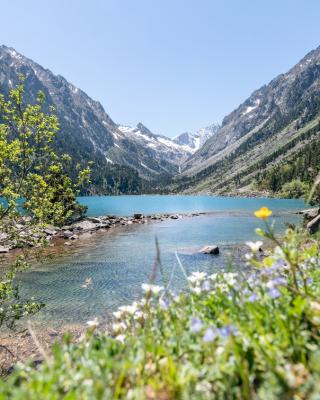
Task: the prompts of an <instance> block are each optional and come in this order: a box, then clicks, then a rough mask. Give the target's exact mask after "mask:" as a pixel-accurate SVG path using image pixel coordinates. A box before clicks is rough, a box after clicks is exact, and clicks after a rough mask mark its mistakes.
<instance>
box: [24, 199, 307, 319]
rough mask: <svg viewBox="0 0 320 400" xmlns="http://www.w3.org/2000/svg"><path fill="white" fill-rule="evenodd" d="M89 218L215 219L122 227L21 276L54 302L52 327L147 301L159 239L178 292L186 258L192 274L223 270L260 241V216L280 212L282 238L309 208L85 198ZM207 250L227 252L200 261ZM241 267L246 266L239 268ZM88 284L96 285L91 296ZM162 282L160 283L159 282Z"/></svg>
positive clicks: (257, 202) (46, 313)
mask: <svg viewBox="0 0 320 400" xmlns="http://www.w3.org/2000/svg"><path fill="white" fill-rule="evenodd" d="M79 201H80V202H81V203H82V204H85V205H87V206H88V215H90V216H98V215H107V214H115V215H122V216H127V215H132V214H133V213H134V212H142V213H143V214H155V213H187V212H209V213H210V214H208V215H200V216H198V217H192V218H189V217H188V218H183V219H179V220H166V221H162V222H154V223H153V222H152V223H148V224H143V225H142V224H141V225H129V226H126V227H119V228H114V229H113V230H110V231H108V232H101V233H97V234H93V235H88V237H87V238H85V239H81V240H79V241H76V242H75V243H74V244H73V246H72V247H66V246H65V247H62V248H59V254H56V256H55V257H54V258H53V259H52V260H48V261H46V262H44V263H42V264H41V265H36V266H34V267H33V268H32V269H31V270H28V271H26V272H25V273H23V274H22V275H21V280H22V293H23V295H29V294H30V293H32V294H33V295H36V297H37V298H38V299H41V300H42V301H43V302H44V303H46V307H45V309H44V310H43V311H41V313H39V314H38V315H37V320H38V321H43V322H45V323H46V324H48V323H50V324H53V325H54V324H63V323H64V324H68V323H78V322H84V321H87V320H88V319H92V318H93V317H95V316H99V317H100V318H102V319H107V318H108V316H109V315H110V313H111V312H112V311H114V310H115V309H116V308H117V307H118V306H119V305H122V304H127V303H128V302H131V301H132V300H134V299H137V298H139V297H140V294H141V289H140V288H141V283H143V282H147V281H148V277H149V274H150V270H151V268H152V266H153V263H154V259H155V237H157V238H158V241H159V246H160V251H161V260H162V265H163V269H164V271H165V274H166V275H167V276H169V275H170V274H171V273H172V270H174V277H175V278H174V280H173V288H175V289H178V288H181V287H183V286H184V284H185V282H184V279H183V276H182V273H181V271H180V270H179V268H178V266H177V260H176V256H175V252H178V254H179V257H180V259H181V262H182V264H183V265H184V267H185V269H186V270H187V272H191V271H193V270H203V271H207V272H213V271H219V270H221V269H222V268H226V267H227V265H229V263H230V260H231V259H232V258H236V259H237V258H238V255H237V254H238V253H237V252H236V250H235V248H237V246H238V247H239V246H240V247H241V245H243V244H244V242H245V241H247V240H253V239H257V237H256V235H255V233H254V230H255V228H256V227H257V226H262V221H259V220H257V219H256V218H255V217H253V214H252V213H253V211H254V210H257V209H258V208H260V207H261V206H268V207H269V208H270V209H272V210H273V218H272V219H274V220H275V223H276V230H277V232H279V233H281V232H282V231H283V230H284V227H285V222H291V223H298V222H299V220H300V217H299V216H298V215H296V214H295V212H296V211H297V210H299V209H301V208H303V207H304V206H305V205H304V203H303V202H302V201H300V200H279V199H242V198H222V197H210V196H117V197H115V196H110V197H82V198H79ZM207 244H217V245H218V246H219V247H220V250H221V254H220V255H219V256H208V255H203V254H199V253H198V250H199V249H200V248H201V247H203V246H204V245H207ZM233 265H234V266H233V268H240V263H239V262H238V261H237V262H233ZM86 278H92V282H93V284H92V286H91V287H89V288H88V289H84V288H82V287H81V286H82V285H83V283H84V281H85V280H86ZM159 282H160V278H159Z"/></svg>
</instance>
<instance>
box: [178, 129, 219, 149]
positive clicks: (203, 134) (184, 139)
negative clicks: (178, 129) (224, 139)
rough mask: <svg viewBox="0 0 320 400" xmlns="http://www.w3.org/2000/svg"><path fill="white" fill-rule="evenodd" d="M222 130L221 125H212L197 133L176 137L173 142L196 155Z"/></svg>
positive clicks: (186, 133)
mask: <svg viewBox="0 0 320 400" xmlns="http://www.w3.org/2000/svg"><path fill="white" fill-rule="evenodd" d="M219 129H220V125H219V124H212V125H210V126H207V127H205V128H201V129H199V130H198V131H197V132H195V133H191V132H184V133H181V134H180V135H178V136H176V137H174V138H173V139H172V140H173V141H174V142H175V143H177V144H178V145H180V146H184V148H185V149H186V150H187V151H188V152H189V153H192V154H193V153H195V152H196V151H197V150H199V149H200V148H201V147H202V146H203V145H204V143H205V142H206V141H207V140H208V139H209V138H210V137H211V136H213V135H215V134H216V133H217V132H218V131H219Z"/></svg>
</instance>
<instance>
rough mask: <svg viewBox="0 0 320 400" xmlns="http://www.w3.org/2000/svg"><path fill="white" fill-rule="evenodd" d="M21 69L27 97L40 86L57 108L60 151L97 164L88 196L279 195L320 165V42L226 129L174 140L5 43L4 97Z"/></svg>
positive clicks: (307, 179)
mask: <svg viewBox="0 0 320 400" xmlns="http://www.w3.org/2000/svg"><path fill="white" fill-rule="evenodd" d="M19 74H23V75H24V76H25V77H26V80H25V91H26V98H27V100H28V101H30V102H33V101H34V99H35V98H36V95H37V93H38V91H39V90H42V91H43V92H44V93H45V96H46V101H47V103H46V106H47V107H49V106H52V105H53V106H54V107H55V109H56V112H57V114H58V117H59V120H60V132H59V134H58V135H57V138H56V143H55V146H56V148H57V150H58V151H59V152H60V153H61V154H62V153H65V152H66V153H69V154H70V155H71V156H72V158H73V159H74V161H75V162H76V163H80V164H82V165H86V164H87V163H88V162H89V161H93V167H92V168H93V173H92V179H91V181H92V182H91V184H90V186H89V187H87V188H86V189H85V193H87V194H124V193H133V194H138V193H151V192H157V193H171V192H172V193H180V192H183V193H209V194H224V195H225V194H234V195H252V194H253V193H268V194H273V193H274V194H278V193H279V192H280V191H281V188H282V186H283V185H284V184H286V183H287V184H289V183H290V182H296V181H298V182H302V183H306V184H310V183H311V182H312V179H314V177H315V176H316V174H317V172H318V171H319V165H320V156H319V154H320V148H319V141H320V140H319V126H320V122H319V121H320V48H317V49H316V50H314V51H312V52H310V53H309V54H308V55H306V56H305V57H304V58H303V59H302V60H301V61H300V62H299V63H298V64H297V65H296V66H294V67H293V68H292V69H291V70H290V71H288V72H287V73H285V74H281V75H279V76H278V77H276V78H275V79H274V80H272V81H271V82H270V83H269V84H268V85H265V86H263V87H261V88H260V89H258V90H256V91H255V92H254V93H253V94H252V95H251V96H250V97H249V98H248V99H247V100H245V101H244V102H243V103H242V104H241V105H240V106H239V107H238V108H237V109H236V110H234V111H232V112H231V113H230V114H229V115H228V116H226V117H225V118H224V119H223V121H222V124H221V126H220V125H218V124H212V125H211V126H208V127H205V128H202V129H199V130H198V131H197V132H193V133H190V132H184V133H181V134H178V135H177V136H176V137H175V138H173V139H171V138H168V137H166V136H165V135H156V134H154V133H152V132H151V131H150V130H149V129H148V128H147V127H146V126H144V125H143V123H139V124H138V125H137V126H136V127H128V126H124V125H121V123H119V122H117V123H116V122H114V121H113V120H112V118H111V117H110V116H109V115H108V114H107V113H106V111H105V110H104V108H103V107H102V105H101V104H100V103H99V102H97V101H95V100H92V99H91V98H90V97H89V96H88V95H87V94H86V93H84V92H83V91H82V90H81V89H79V88H77V87H75V86H74V85H72V84H71V83H69V82H68V81H67V80H66V79H64V78H63V77H61V76H60V75H55V74H53V73H52V72H51V71H50V70H48V69H45V68H43V67H42V66H40V65H39V64H37V63H35V62H34V61H32V60H30V59H28V58H26V57H25V56H23V55H21V54H19V53H18V52H16V51H15V50H14V49H12V48H9V47H6V46H0V90H1V93H4V94H5V95H7V94H8V92H9V91H10V89H11V88H13V87H14V86H15V85H16V84H17V83H18V79H19ZM70 173H71V175H72V173H73V171H70ZM298 186H299V185H298Z"/></svg>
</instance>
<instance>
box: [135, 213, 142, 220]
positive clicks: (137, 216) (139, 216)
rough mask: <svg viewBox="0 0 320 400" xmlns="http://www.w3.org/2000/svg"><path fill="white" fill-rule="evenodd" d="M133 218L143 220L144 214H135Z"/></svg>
mask: <svg viewBox="0 0 320 400" xmlns="http://www.w3.org/2000/svg"><path fill="white" fill-rule="evenodd" d="M133 218H134V219H141V218H142V214H140V213H135V214H133Z"/></svg>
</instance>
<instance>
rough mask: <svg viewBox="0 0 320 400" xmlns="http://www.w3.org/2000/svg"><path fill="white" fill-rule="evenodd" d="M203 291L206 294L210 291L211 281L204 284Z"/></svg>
mask: <svg viewBox="0 0 320 400" xmlns="http://www.w3.org/2000/svg"><path fill="white" fill-rule="evenodd" d="M202 290H204V291H205V292H208V291H209V290H210V282H209V281H204V282H203V285H202Z"/></svg>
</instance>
